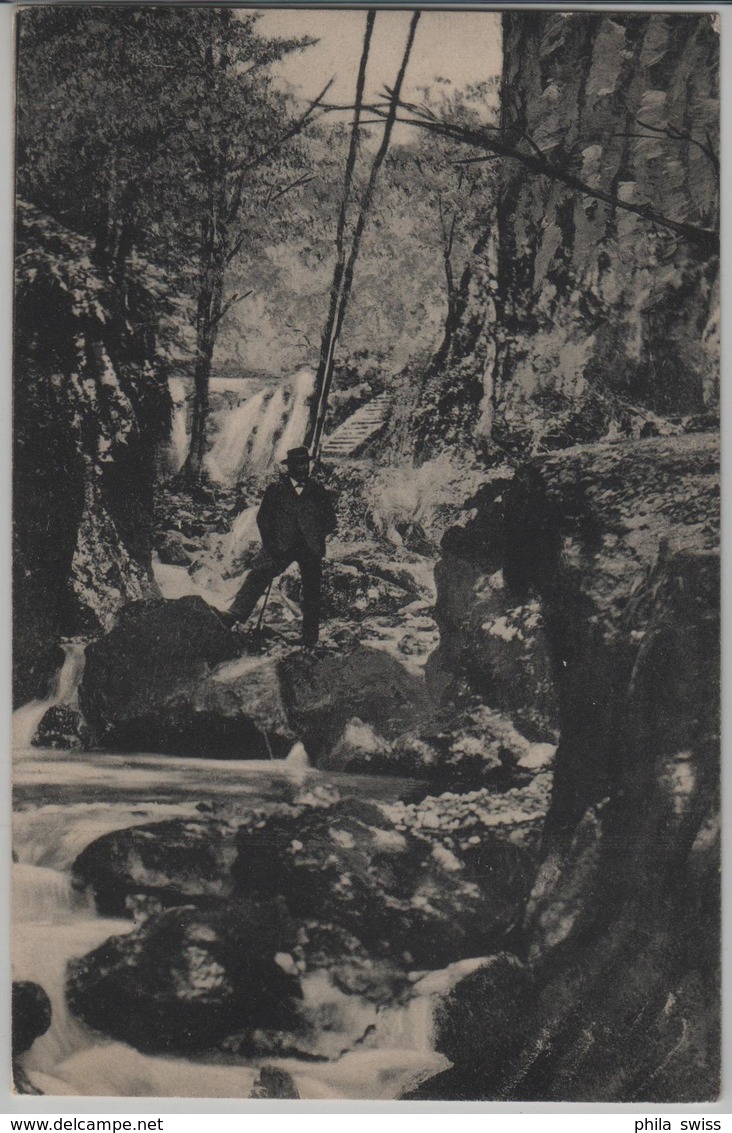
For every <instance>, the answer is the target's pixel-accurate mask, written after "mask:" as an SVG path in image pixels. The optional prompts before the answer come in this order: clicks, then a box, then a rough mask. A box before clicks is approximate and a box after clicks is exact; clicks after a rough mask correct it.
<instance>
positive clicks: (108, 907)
mask: <svg viewBox="0 0 732 1133" xmlns="http://www.w3.org/2000/svg"><path fill="white" fill-rule="evenodd" d="M235 834H236V829H235V827H232V826H231V825H230V824H228V823H226V822H221V821H217V820H216V819H213V818H202V819H200V820H191V819H173V820H171V821H170V822H156V823H150V824H148V825H145V826H132V827H129V828H127V829H125V830H114V831H112V833H111V834H104V835H102V837H101V838H97V839H95V840H94V841H93V842H91V843H90V844H89V845H88V846H87V847H86V848H85V849H84V850H82V852H81V853H80V854H79V856H78V857H77V858H76V860H75V861H74V865H73V871H72V876H73V880H74V884H75V885H76V886H77V887H79V888H86V887H87V886H90V887H91V889H92V891H93V893H94V898H95V902H96V906H97V910H98V912H99V913H100V914H101V915H102V916H105V917H123V916H129V915H130V913H131V910H132V908H133V907H140V904H141V901H146V902H147V904H146V907H147V909H148V910H149V909H150V908H151V907H154V906H157V908H158V909H160V908H164V907H169V906H176V905H184V904H188V903H192V902H194V903H196V904H201V905H211V904H213V903H214V902H215V901H216V900H228V899H229V897H231V895H232V892H233V884H232V881H231V875H230V868H231V864H232V861H233V860H234V858H235V856H236V848H235V845H234V839H235ZM150 902H153V903H154V904H153V906H151V904H150Z"/></svg>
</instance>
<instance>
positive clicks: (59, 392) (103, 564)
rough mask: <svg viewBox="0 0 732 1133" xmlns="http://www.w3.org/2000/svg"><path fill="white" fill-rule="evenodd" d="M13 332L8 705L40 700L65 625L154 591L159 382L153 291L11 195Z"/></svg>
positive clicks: (76, 627)
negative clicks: (123, 277)
mask: <svg viewBox="0 0 732 1133" xmlns="http://www.w3.org/2000/svg"><path fill="white" fill-rule="evenodd" d="M17 247H18V261H17V263H18V266H17V270H16V310H15V337H14V379H13V380H14V405H13V417H14V434H13V441H14V450H13V495H14V508H13V543H14V556H13V591H14V593H13V617H14V666H13V674H14V675H13V679H14V698H15V702H16V703H18V704H22V703H23V702H24V701H26V700H29V699H31V698H32V697H36V696H41V697H42V696H45V695H46V691H47V686H48V682H49V679H50V677H51V676H52V674H53V672H54V670H55V669H56V668H57V667H58V661H59V658H58V656H57V653H56V647H55V643H56V642H57V641H58V638H59V636H60V635H63V634H74V633H79V632H88V631H90V630H91V631H96V630H98V629H99V628H105V629H106V628H109V627H110V625H111V624H112V623H113V621H114V618H115V616H116V614H117V611H118V610H119V609H120V608H121V607H122V606H123V605H124V604H125V603H127V602H129V601H132V600H135V599H139V598H142V597H145V596H149V595H151V594H153V593H156V587H155V584H154V582H153V580H152V574H151V553H152V534H151V527H152V491H153V482H154V476H155V464H156V456H155V454H156V448H157V446H158V444H159V443H160V441H161V439H162V438H163V437H164V436H165V435H166V424H167V423H169V408H168V393H167V384H166V383H165V381H164V378H163V375H162V373H161V371H160V369H159V368H158V367H157V366H156V365H155V364H154V363H155V341H154V336H152V335H151V333H150V330H149V321H150V314H149V312H150V309H151V307H152V308H153V309H154V300H153V297H152V295H151V294H150V293H149V292H148V291H147V290H146V289H145V288H143V287H142V286H141V284H140V281H139V279H134V278H133V279H131V280H130V281H128V285H127V288H126V290H125V291H124V292H123V291H122V289H121V288H120V286H119V285H118V284H117V283H116V282H114V281H112V279H111V278H110V277H109V276H108V275H107V274H106V273H105V271H104V270H103V268H102V267H101V266H100V265H99V264H95V263H94V260H93V248H92V246H91V244H90V242H89V241H87V240H85V239H84V238H82V237H80V236H78V235H76V234H74V233H72V232H70V231H69V230H67V229H65V228H63V227H62V226H61V225H58V224H56V223H55V222H54V221H53V220H51V219H50V218H49V217H47V216H44V215H43V214H42V213H40V212H39V211H38V210H37V209H35V208H33V207H32V206H30V205H28V204H26V203H24V202H22V201H21V202H19V204H18V233H17Z"/></svg>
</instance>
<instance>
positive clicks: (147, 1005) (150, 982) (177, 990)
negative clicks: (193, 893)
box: [67, 901, 302, 1053]
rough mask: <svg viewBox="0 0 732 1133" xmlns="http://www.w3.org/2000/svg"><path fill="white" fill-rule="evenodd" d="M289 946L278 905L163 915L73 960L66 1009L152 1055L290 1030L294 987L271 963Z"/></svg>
mask: <svg viewBox="0 0 732 1133" xmlns="http://www.w3.org/2000/svg"><path fill="white" fill-rule="evenodd" d="M293 943H294V930H293V927H292V925H291V923H290V922H289V919H288V917H287V915H286V912H285V911H284V910H283V908H282V907H281V905H280V904H278V903H277V902H273V901H269V902H263V903H258V904H255V903H253V902H247V903H231V902H229V903H228V904H227V905H226V907H225V908H223V909H218V910H208V911H206V910H201V909H197V908H195V907H192V906H184V907H180V908H173V909H168V910H166V911H165V912H162V913H159V914H157V915H154V916H151V917H149V918H148V920H147V921H145V923H144V924H143V925H142V926H141V927H140V928H139V929H137V930H135V931H134V932H131V933H128V934H127V935H124V936H113V937H111V938H110V939H109V940H106V941H105V942H104V944H102V945H101V946H100V947H99V948H97V949H95V950H94V951H93V952H90V953H89V954H88V955H87V956H84V957H83V958H82V959H80V960H75V961H73V962H72V963H71V964H70V965H69V968H68V976H67V997H68V1002H69V1006H70V1007H71V1009H72V1011H73V1012H74V1014H75V1015H76V1016H77V1017H78V1018H80V1019H82V1020H83V1021H84V1022H85V1023H86V1024H87V1025H88V1026H90V1027H93V1028H94V1029H96V1030H100V1031H103V1032H104V1033H105V1034H107V1035H110V1036H112V1037H113V1038H116V1039H119V1040H120V1041H122V1042H127V1043H130V1044H131V1045H132V1046H135V1047H136V1048H137V1049H138V1050H143V1051H148V1052H151V1053H165V1052H179V1051H186V1052H195V1051H199V1050H206V1049H210V1048H213V1047H215V1046H216V1045H217V1044H218V1043H219V1042H221V1040H222V1039H224V1038H225V1037H226V1036H227V1035H230V1034H232V1033H234V1032H248V1033H252V1032H254V1031H256V1030H257V1029H258V1028H262V1027H265V1028H269V1027H275V1028H283V1029H295V1030H297V1028H298V1021H297V1015H298V1012H297V1001H298V999H299V998H300V997H301V994H302V993H301V990H300V985H299V981H298V979H297V977H296V976H295V975H293V974H292V973H290V972H288V971H285V970H284V969H283V967H282V966H281V965H280V964H279V963H278V962H277V961H278V958H279V956H280V954H283V955H284V954H287V953H288V951H289V949H290V948H291V947H292V945H293Z"/></svg>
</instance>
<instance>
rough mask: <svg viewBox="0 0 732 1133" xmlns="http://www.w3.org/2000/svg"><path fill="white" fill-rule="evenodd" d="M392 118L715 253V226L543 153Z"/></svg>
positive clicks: (376, 108) (375, 108)
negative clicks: (603, 185) (619, 191)
mask: <svg viewBox="0 0 732 1133" xmlns="http://www.w3.org/2000/svg"><path fill="white" fill-rule="evenodd" d="M400 105H401V104H400ZM405 105H406V104H405ZM368 110H369V112H370V113H372V114H376V115H377V116H378V117H380V118H382V119H386V117H387V112H386V111H385V110H384V109H383V108H382V107H381V106H380V105H379V104H378V103H377V104H374V105H372V106H370V107H368ZM395 120H396V121H397V122H401V123H403V124H405V125H407V126H416V127H417V128H418V129H420V130H427V131H429V132H430V133H433V134H436V135H438V136H439V137H443V138H449V139H450V140H452V141H454V142H461V143H463V144H464V145H470V146H474V147H475V148H477V149H482V150H486V151H488V153H490V154H491V157H507V158H511V159H513V160H515V161H519V162H520V163H521V164H522V165H524V166H525V167H526V168H527V169H529V170H530V171H531V172H532V173H536V174H537V175H538V176H541V177H549V178H551V179H552V180H554V181H559V182H560V183H561V184H563V185H566V186H567V188H569V189H573V190H574V191H575V192H578V193H581V194H582V195H583V196H588V197H592V198H593V199H594V200H598V201H603V202H604V203H605V204H608V205H611V206H612V207H613V208H618V209H622V210H624V211H625V212H631V213H634V214H635V215H636V216H640V217H643V219H644V220H648V221H650V222H652V223H654V224H658V225H660V226H661V227H662V228H668V229H670V230H671V231H672V232H676V233H677V234H678V235H679V236H683V237H684V238H685V239H686V240H688V241H689V243H692V244H695V245H696V246H697V247H699V248H701V249H703V250H704V251H705V252H706V253H707V254H709V255H717V254H718V252H719V232H718V230H717V229H712V228H703V227H702V226H700V225H696V224H686V223H684V222H682V221H678V220H672V219H671V218H670V217H667V216H664V215H663V214H662V213H659V212H657V211H656V210H655V209H653V208H652V207H651V206H650V205H636V204H633V203H632V202H630V201H623V200H621V199H620V197H617V196H615V195H614V194H613V193H608V192H605V191H604V190H603V189H596V188H593V186H592V185H588V184H587V183H586V182H584V181H582V180H581V179H580V178H579V177H577V176H575V175H574V174H573V173H571V172H569V170H566V169H562V168H561V167H560V166H557V165H554V164H553V163H552V162H550V161H549V160H548V159H547V158H545V157H544V156H543V155H542V156H539V155H535V154H527V153H523V152H522V151H521V150H517V149H516V148H515V147H514V146H511V145H508V144H506V143H505V142H503V141H501V140H500V139H499V138H491V137H487V136H486V135H485V134H484V133H481V132H479V131H477V130H471V129H469V128H467V127H464V126H457V125H454V124H452V123H449V122H432V121H425V120H423V119H421V118H419V117H415V116H412V117H397V118H396V119H395ZM486 160H491V158H484V157H479V158H473V159H469V160H467V161H466V162H465V164H475V163H478V162H481V161H486Z"/></svg>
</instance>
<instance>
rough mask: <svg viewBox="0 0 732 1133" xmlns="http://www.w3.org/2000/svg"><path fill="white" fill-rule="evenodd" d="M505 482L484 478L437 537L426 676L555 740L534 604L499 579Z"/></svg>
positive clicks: (554, 708) (450, 695)
mask: <svg viewBox="0 0 732 1133" xmlns="http://www.w3.org/2000/svg"><path fill="white" fill-rule="evenodd" d="M508 487H509V480H508V479H507V478H506V477H505V475H497V476H495V477H493V478H492V479H491V480H489V481H488V482H487V483H486V484H485V485H483V487H482V488H481V489H480V490H479V491H478V492H477V493H476V495H475V497H474V498H473V499H471V500H468V505H471V510H470V512H469V514H470V518H469V519H467V520H466V521H465V522H464V523H463V524H462V525H461V526H458V527H451V528H449V529H448V531H446V532H445V535H444V536H443V539H442V545H441V557H440V559H439V561H438V562H437V564H436V567H435V581H436V583H437V602H436V606H435V620H436V622H437V625H438V627H439V630H440V644H439V646H438V648H437V650H436V651H435V652H434V653H433V654H432V656H431V657H430V659H429V661H428V663H427V669H426V676H427V681H428V684H429V686H430V688H431V689H432V691H433V694H434V695H435V696H437V697H438V698H440V699H443V700H445V701H447V702H450V701H453V700H455V699H456V698H457V699H460V697H461V694H464V693H466V692H467V693H468V694H477V695H478V696H479V697H480V698H481V699H482V701H483V702H484V703H485V704H486V705H490V707H491V708H494V709H498V710H499V711H501V712H504V713H507V714H508V715H510V716H511V717H512V718H513V719H514V720H515V721H516V723H517V725H518V727H519V728H520V729H521V730H522V732H523V733H524V734H525V735H526V736H527V737H528V738H529V739H531V740H535V741H538V742H556V738H557V728H558V704H557V694H556V688H555V683H554V673H553V670H552V662H551V658H550V654H549V648H548V644H547V641H546V635H545V632H544V623H543V619H542V615H541V610H540V608H539V605H538V603H537V602H536V601H534V600H524V601H519V600H517V598H516V596H515V595H513V594H511V593H510V592H509V591H508V590H507V588H506V585H505V582H504V578H503V571H502V566H503V558H504V541H505V533H504V528H505V524H504V502H505V496H506V493H507V491H508Z"/></svg>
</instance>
